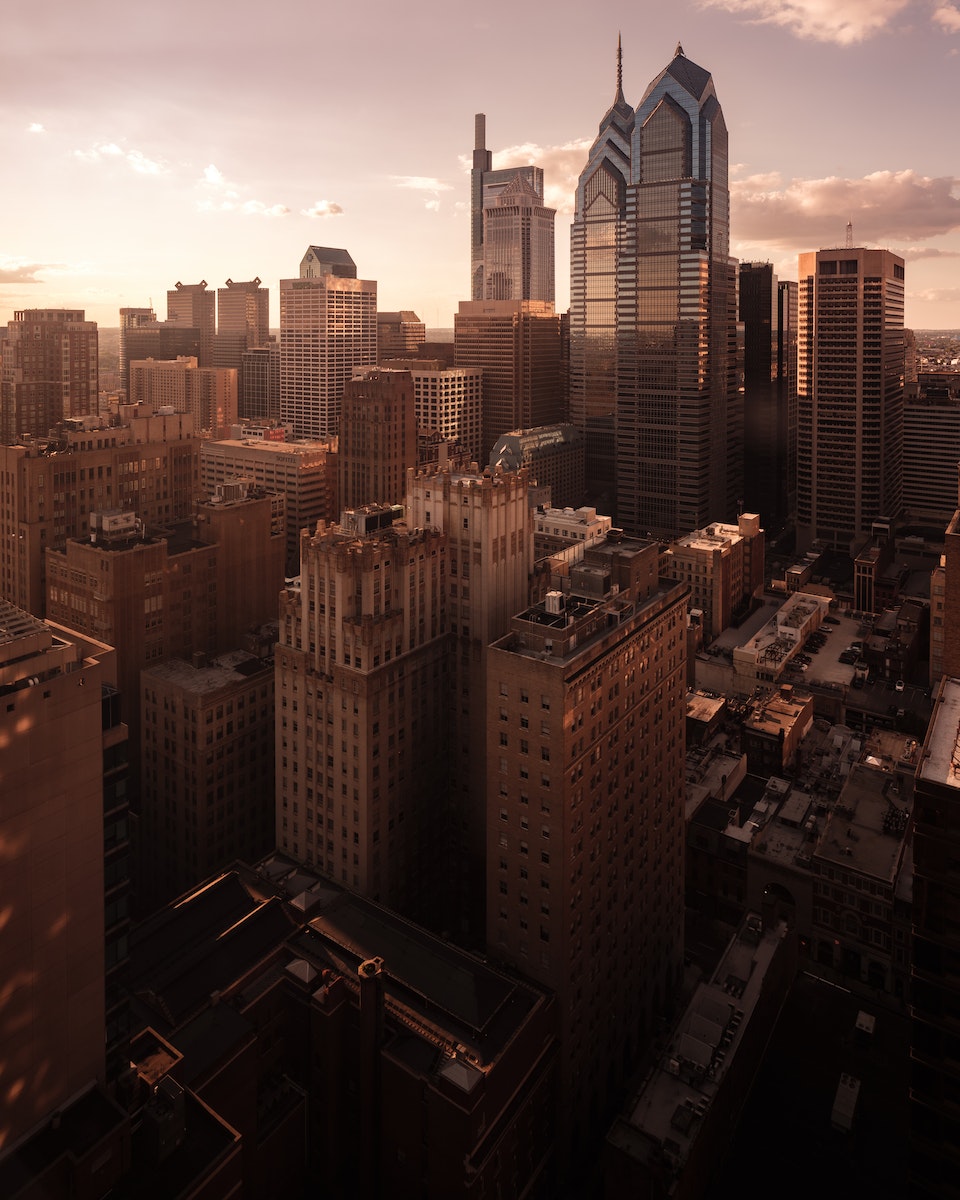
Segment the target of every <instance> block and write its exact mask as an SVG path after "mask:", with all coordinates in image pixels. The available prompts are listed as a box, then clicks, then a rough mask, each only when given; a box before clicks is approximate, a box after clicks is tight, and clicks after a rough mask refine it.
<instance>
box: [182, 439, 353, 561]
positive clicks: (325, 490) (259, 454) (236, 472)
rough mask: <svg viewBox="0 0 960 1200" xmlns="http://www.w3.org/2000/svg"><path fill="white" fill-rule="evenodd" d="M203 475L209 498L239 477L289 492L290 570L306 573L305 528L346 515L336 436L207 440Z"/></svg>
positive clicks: (202, 458)
mask: <svg viewBox="0 0 960 1200" xmlns="http://www.w3.org/2000/svg"><path fill="white" fill-rule="evenodd" d="M200 476H201V483H202V485H203V490H204V492H205V493H206V494H207V495H208V496H212V495H215V494H216V490H217V488H218V487H219V486H220V485H222V484H225V483H228V482H230V481H232V480H236V479H249V480H250V481H252V483H253V484H254V486H255V487H258V488H263V490H264V491H266V492H270V493H272V494H274V495H279V496H283V498H284V501H285V505H286V547H285V563H286V567H285V570H286V574H287V575H291V576H292V575H297V574H298V573H299V571H300V532H301V530H303V529H308V530H310V531H311V532H312V531H313V530H315V529H316V527H317V522H318V521H331V522H332V521H336V520H337V518H338V517H339V514H340V508H341V505H340V498H339V485H338V481H337V449H336V439H334V440H333V441H331V442H285V441H283V442H281V441H274V440H272V439H271V438H257V439H256V440H252V439H249V438H246V439H241V440H237V439H227V440H225V441H220V442H212V441H205V442H204V443H203V445H202V446H201V448H200Z"/></svg>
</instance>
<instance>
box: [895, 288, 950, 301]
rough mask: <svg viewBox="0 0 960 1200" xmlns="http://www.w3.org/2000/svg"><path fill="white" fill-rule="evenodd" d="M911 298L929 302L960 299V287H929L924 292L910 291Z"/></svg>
mask: <svg viewBox="0 0 960 1200" xmlns="http://www.w3.org/2000/svg"><path fill="white" fill-rule="evenodd" d="M908 295H909V297H910V299H911V300H920V301H923V302H924V303H928V304H943V303H944V302H945V301H952V300H960V288H928V289H927V290H926V291H923V292H909V293H908Z"/></svg>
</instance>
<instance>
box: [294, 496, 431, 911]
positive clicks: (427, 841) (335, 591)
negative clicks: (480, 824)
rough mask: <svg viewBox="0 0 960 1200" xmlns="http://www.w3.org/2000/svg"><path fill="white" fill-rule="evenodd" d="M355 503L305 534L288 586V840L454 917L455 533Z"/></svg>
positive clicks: (353, 878) (392, 899)
mask: <svg viewBox="0 0 960 1200" xmlns="http://www.w3.org/2000/svg"><path fill="white" fill-rule="evenodd" d="M397 515H398V512H397V511H396V510H393V509H391V508H387V507H369V508H365V509H359V510H347V511H345V512H344V514H343V522H342V524H340V525H334V526H330V527H326V526H323V525H321V526H319V527H318V529H317V531H316V533H315V534H313V535H308V534H307V533H306V532H304V536H303V538H302V540H301V564H300V576H299V578H298V579H296V580H295V581H293V582H292V583H291V585H290V586H289V587H288V588H287V590H286V591H285V592H284V593H283V595H282V596H281V601H280V638H279V646H278V648H277V653H276V693H277V729H276V735H277V778H276V796H277V809H276V844H277V846H278V847H279V849H280V850H282V851H283V852H284V853H286V854H289V855H291V856H292V857H293V858H295V859H297V860H299V861H300V862H303V863H306V864H307V866H315V867H317V868H319V869H321V870H324V871H325V872H326V873H327V874H328V875H330V876H332V877H333V878H335V879H337V880H340V881H342V882H343V883H345V884H347V885H348V886H350V887H352V888H353V889H354V891H358V892H360V893H361V894H362V895H364V896H367V897H369V898H370V899H373V900H378V901H380V902H382V903H384V904H387V905H389V906H390V907H391V908H394V909H397V910H398V911H400V912H402V913H403V914H404V915H405V916H408V917H411V918H412V919H418V920H421V921H422V920H427V919H429V920H430V921H431V922H436V921H438V920H439V921H443V920H444V919H445V914H444V912H443V909H442V908H441V907H440V906H439V905H438V903H437V900H438V891H437V886H436V881H437V879H438V877H440V876H441V875H442V871H443V869H444V867H445V865H446V860H445V856H444V853H443V850H444V846H443V837H444V821H443V819H442V817H443V813H444V808H445V798H446V788H447V770H446V761H445V750H446V747H447V738H446V729H447V723H448V712H449V701H448V693H447V686H448V678H447V658H448V646H449V638H448V636H447V616H446V614H447V605H448V600H447V596H446V565H447V564H446V554H445V551H446V544H447V539H446V537H445V536H444V534H443V533H442V532H440V531H439V530H438V529H436V528H430V527H429V526H428V527H426V528H423V527H420V528H414V527H413V523H412V522H411V523H410V525H409V526H407V525H403V524H394V518H395V517H396V516H397Z"/></svg>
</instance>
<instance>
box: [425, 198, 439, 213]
mask: <svg viewBox="0 0 960 1200" xmlns="http://www.w3.org/2000/svg"><path fill="white" fill-rule="evenodd" d="M423 207H424V208H425V209H426V210H427V212H439V211H440V201H439V200H427V201H426V203H425V204H424V206H423Z"/></svg>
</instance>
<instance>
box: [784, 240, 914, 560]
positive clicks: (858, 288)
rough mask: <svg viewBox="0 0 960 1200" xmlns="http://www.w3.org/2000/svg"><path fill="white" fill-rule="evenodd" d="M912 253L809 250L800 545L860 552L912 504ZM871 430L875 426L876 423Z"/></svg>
mask: <svg viewBox="0 0 960 1200" xmlns="http://www.w3.org/2000/svg"><path fill="white" fill-rule="evenodd" d="M903 289H904V266H903V259H902V258H900V257H898V256H897V255H896V254H893V253H891V251H889V250H865V249H862V248H857V249H849V248H848V249H832V250H818V251H816V252H815V253H809V254H801V256H800V287H799V303H798V312H799V318H798V334H797V346H798V367H797V412H798V443H797V546H798V548H799V549H800V550H807V549H809V547H810V546H811V545H812V544H813V543H815V542H816V543H818V544H819V545H821V546H828V547H833V548H836V549H840V550H843V551H845V552H846V553H854V552H855V551H856V550H857V549H858V548H859V547H860V545H862V543H863V542H865V541H866V540H867V539H868V538H869V536H870V530H871V525H872V523H873V521H875V520H876V519H877V518H879V517H887V518H889V519H891V520H896V519H897V518H898V517H899V515H900V511H901V509H902V507H903V371H904V334H903ZM867 430H869V431H870V432H869V436H868V435H867V433H866V431H867Z"/></svg>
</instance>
